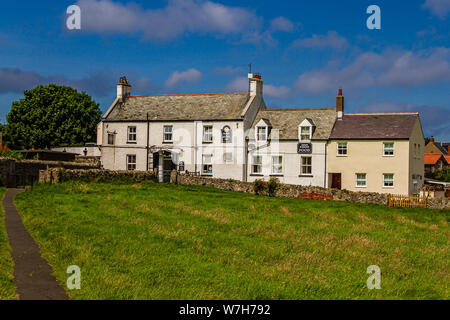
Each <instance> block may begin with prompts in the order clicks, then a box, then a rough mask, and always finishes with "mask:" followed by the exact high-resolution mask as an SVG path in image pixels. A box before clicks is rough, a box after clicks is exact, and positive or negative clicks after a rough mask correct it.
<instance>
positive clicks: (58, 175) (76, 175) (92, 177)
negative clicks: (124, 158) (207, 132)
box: [39, 168, 157, 183]
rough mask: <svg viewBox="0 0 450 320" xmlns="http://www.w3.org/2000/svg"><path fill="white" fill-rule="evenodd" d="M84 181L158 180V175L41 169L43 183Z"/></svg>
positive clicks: (94, 170) (143, 172) (148, 172)
mask: <svg viewBox="0 0 450 320" xmlns="http://www.w3.org/2000/svg"><path fill="white" fill-rule="evenodd" d="M70 180H76V181H83V182H88V183H97V182H114V181H119V182H126V183H138V182H142V181H147V180H152V181H156V180H157V178H156V175H155V174H154V173H153V172H151V171H112V170H99V169H91V170H80V169H78V170H71V169H68V170H66V169H62V168H53V169H47V170H41V171H40V173H39V182H41V183H61V182H64V181H70Z"/></svg>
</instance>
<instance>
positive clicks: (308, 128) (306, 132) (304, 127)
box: [298, 119, 315, 141]
mask: <svg viewBox="0 0 450 320" xmlns="http://www.w3.org/2000/svg"><path fill="white" fill-rule="evenodd" d="M314 128H315V124H314V122H313V121H312V120H311V119H305V120H303V121H302V123H300V125H299V126H298V139H299V140H300V141H311V139H312V135H313V132H314Z"/></svg>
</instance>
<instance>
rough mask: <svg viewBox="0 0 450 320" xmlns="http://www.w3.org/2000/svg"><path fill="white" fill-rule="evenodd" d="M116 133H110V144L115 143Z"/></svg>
mask: <svg viewBox="0 0 450 320" xmlns="http://www.w3.org/2000/svg"><path fill="white" fill-rule="evenodd" d="M115 140H116V139H115V135H114V133H108V144H109V145H114V142H115Z"/></svg>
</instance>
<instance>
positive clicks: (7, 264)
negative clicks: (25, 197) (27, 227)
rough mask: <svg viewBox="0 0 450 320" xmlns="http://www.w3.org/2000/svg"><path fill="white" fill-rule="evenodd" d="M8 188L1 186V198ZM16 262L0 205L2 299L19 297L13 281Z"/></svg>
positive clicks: (0, 282)
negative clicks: (12, 254)
mask: <svg viewBox="0 0 450 320" xmlns="http://www.w3.org/2000/svg"><path fill="white" fill-rule="evenodd" d="M5 191H6V189H5V188H3V187H1V188H0V199H3V196H4V195H5ZM13 271H14V263H13V261H12V258H11V248H10V247H9V242H8V236H7V235H6V230H5V213H4V211H3V205H0V300H14V299H17V296H16V288H15V287H14V283H13Z"/></svg>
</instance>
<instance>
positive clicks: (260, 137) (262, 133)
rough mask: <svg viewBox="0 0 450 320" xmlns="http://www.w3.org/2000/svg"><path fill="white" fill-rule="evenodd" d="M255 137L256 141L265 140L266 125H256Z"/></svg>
mask: <svg viewBox="0 0 450 320" xmlns="http://www.w3.org/2000/svg"><path fill="white" fill-rule="evenodd" d="M256 139H257V140H258V141H266V140H267V128H266V127H258V128H257V133H256Z"/></svg>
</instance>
